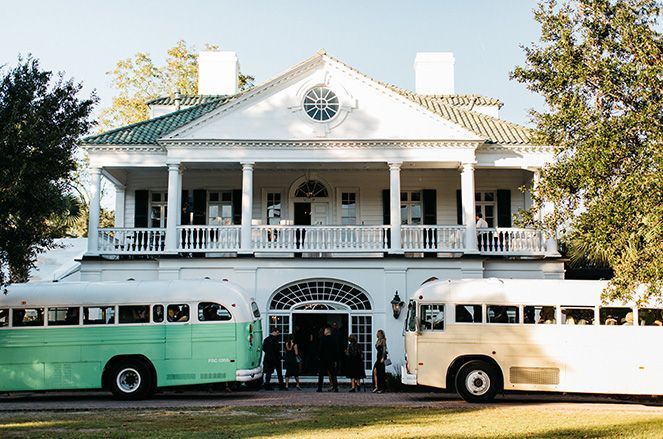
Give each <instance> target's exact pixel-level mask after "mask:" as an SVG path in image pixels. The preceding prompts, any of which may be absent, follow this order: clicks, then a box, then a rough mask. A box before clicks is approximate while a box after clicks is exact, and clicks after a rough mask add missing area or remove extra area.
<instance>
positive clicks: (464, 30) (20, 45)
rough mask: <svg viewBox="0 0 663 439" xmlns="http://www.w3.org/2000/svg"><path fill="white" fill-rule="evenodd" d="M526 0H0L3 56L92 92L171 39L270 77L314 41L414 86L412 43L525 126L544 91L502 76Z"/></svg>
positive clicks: (517, 41)
mask: <svg viewBox="0 0 663 439" xmlns="http://www.w3.org/2000/svg"><path fill="white" fill-rule="evenodd" d="M534 6H535V2H534V1H533V0H428V1H425V0H403V1H392V0H382V1H374V0H354V1H349V0H334V1H329V2H320V1H314V0H308V1H303V0H272V1H267V0H260V1H258V0H243V1H242V0H235V1H226V0H216V1H212V0H188V1H183V0H180V1H172V0H160V1H155V0H133V1H127V0H113V1H109V0H106V1H97V0H59V1H45V0H42V1H37V0H21V1H20V2H19V1H15V0H0V21H1V22H2V25H1V26H0V41H1V42H2V43H0V65H3V64H4V65H6V66H12V65H15V64H16V63H17V59H18V56H19V55H26V54H28V53H31V54H32V55H33V56H34V57H36V58H38V59H39V60H40V61H41V66H42V68H45V69H48V70H53V71H62V72H64V73H65V76H66V77H69V78H72V77H73V78H74V79H75V80H76V81H77V82H82V83H83V85H84V93H86V94H90V93H91V92H92V91H93V90H95V91H96V93H97V95H98V96H99V98H100V103H99V107H98V108H102V107H107V106H109V105H110V103H111V99H112V96H113V95H114V90H113V89H112V87H111V84H110V77H109V76H107V75H106V72H108V71H110V70H112V68H113V66H114V65H115V63H116V62H117V61H118V60H120V59H124V58H128V57H131V56H132V55H134V54H135V53H137V52H148V53H150V54H151V55H152V57H153V59H154V60H155V61H156V62H159V63H160V62H161V61H162V60H163V59H164V57H165V53H166V50H167V49H168V48H170V47H172V46H173V45H175V43H176V42H177V41H178V40H181V39H183V40H185V41H186V42H187V43H188V44H189V45H192V46H194V47H196V48H197V49H202V48H203V47H204V45H205V43H210V44H217V45H219V46H220V47H221V49H222V50H232V51H235V52H237V55H238V57H239V60H240V65H241V70H242V71H243V72H244V73H248V74H251V75H253V76H255V78H256V81H255V82H256V84H259V83H261V82H263V81H266V80H269V79H271V78H273V77H275V76H276V75H278V74H279V73H281V72H283V71H285V70H286V69H288V68H289V67H291V66H293V65H295V64H297V63H299V62H301V61H303V60H304V59H307V58H309V57H311V56H312V55H314V54H315V52H316V51H318V50H319V49H322V48H324V49H326V50H327V52H328V53H329V54H330V55H332V56H334V57H336V58H338V59H340V60H341V61H343V62H345V63H348V64H350V65H352V66H353V67H355V68H357V69H359V70H360V71H362V72H364V73H366V74H368V75H369V76H371V77H373V78H375V79H377V80H380V81H384V82H388V83H391V84H394V85H397V86H400V87H404V88H408V89H414V67H413V63H414V57H415V54H416V53H417V52H453V53H454V56H455V58H456V70H455V82H456V93H477V94H483V95H486V96H491V97H496V98H499V99H501V100H502V101H503V102H504V104H505V105H504V107H503V108H502V110H501V113H500V116H501V117H502V118H503V119H506V120H510V121H513V122H517V123H521V124H525V125H529V115H528V110H529V109H531V108H535V109H541V108H542V106H543V100H542V99H541V98H540V97H539V96H537V95H534V94H532V93H530V92H529V91H528V90H527V88H526V87H525V85H523V84H519V83H517V82H515V81H511V80H509V72H510V71H512V70H513V69H514V67H515V66H517V65H522V64H523V63H524V53H523V50H522V48H521V47H520V45H526V46H527V45H530V44H531V43H532V42H535V41H536V40H537V39H538V35H539V27H538V24H537V23H536V22H535V21H534V19H533V14H532V9H533V8H534Z"/></svg>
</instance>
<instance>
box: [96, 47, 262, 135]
mask: <svg viewBox="0 0 663 439" xmlns="http://www.w3.org/2000/svg"><path fill="white" fill-rule="evenodd" d="M205 49H206V50H219V47H218V46H213V45H209V44H207V45H206V46H205ZM107 74H108V75H110V76H111V77H112V84H113V87H114V88H115V89H117V91H118V94H117V96H115V97H114V98H113V103H112V105H111V106H110V107H109V108H105V109H104V110H102V112H101V116H100V118H99V126H100V128H101V131H107V130H109V129H112V128H118V127H121V126H124V125H129V124H132V123H136V122H140V121H143V120H146V119H148V118H149V114H150V112H149V107H148V106H147V104H146V102H147V101H149V100H151V99H155V98H158V97H161V96H173V95H174V94H175V93H176V92H179V93H180V94H182V95H197V94H198V56H197V55H196V50H195V48H194V47H189V46H187V44H186V42H185V41H184V40H180V41H178V42H177V44H175V46H173V47H171V48H170V49H168V51H167V53H166V62H165V65H163V66H157V65H155V64H154V61H152V57H151V56H150V54H149V53H145V52H139V53H137V54H135V55H134V56H133V57H132V58H128V59H124V60H120V61H118V62H117V64H116V65H115V68H114V69H113V70H112V71H110V72H108V73H107ZM254 79H255V78H253V76H250V75H245V74H243V73H241V72H240V73H239V76H238V83H239V89H240V90H247V89H249V88H251V87H253V81H254Z"/></svg>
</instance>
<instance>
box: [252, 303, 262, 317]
mask: <svg viewBox="0 0 663 439" xmlns="http://www.w3.org/2000/svg"><path fill="white" fill-rule="evenodd" d="M251 311H253V317H255V318H256V319H259V318H260V309H259V308H258V304H257V303H255V302H251Z"/></svg>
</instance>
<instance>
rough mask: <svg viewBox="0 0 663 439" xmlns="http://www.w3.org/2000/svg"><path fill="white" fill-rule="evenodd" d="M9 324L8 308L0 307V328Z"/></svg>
mask: <svg viewBox="0 0 663 439" xmlns="http://www.w3.org/2000/svg"><path fill="white" fill-rule="evenodd" d="M5 326H9V310H8V309H7V308H3V309H0V328H4V327H5Z"/></svg>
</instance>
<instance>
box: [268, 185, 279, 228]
mask: <svg viewBox="0 0 663 439" xmlns="http://www.w3.org/2000/svg"><path fill="white" fill-rule="evenodd" d="M280 223H281V193H280V192H267V224H268V225H270V226H277V225H279V224H280Z"/></svg>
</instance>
